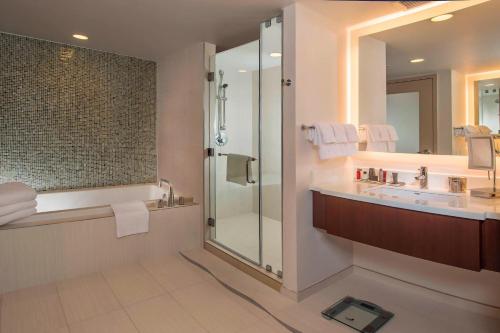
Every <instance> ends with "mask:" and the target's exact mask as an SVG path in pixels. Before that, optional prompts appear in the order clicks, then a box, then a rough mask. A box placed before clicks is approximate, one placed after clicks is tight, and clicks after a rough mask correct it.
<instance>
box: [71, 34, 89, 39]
mask: <svg viewBox="0 0 500 333" xmlns="http://www.w3.org/2000/svg"><path fill="white" fill-rule="evenodd" d="M73 38H76V39H81V40H87V39H89V38H88V37H87V36H85V35H80V34H73Z"/></svg>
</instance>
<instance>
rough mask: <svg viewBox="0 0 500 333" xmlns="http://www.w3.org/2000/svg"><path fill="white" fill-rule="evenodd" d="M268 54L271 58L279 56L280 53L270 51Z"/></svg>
mask: <svg viewBox="0 0 500 333" xmlns="http://www.w3.org/2000/svg"><path fill="white" fill-rule="evenodd" d="M269 56H271V57H273V58H279V57H281V53H280V52H272V53H271V54H269Z"/></svg>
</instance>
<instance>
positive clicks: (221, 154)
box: [217, 153, 257, 161]
mask: <svg viewBox="0 0 500 333" xmlns="http://www.w3.org/2000/svg"><path fill="white" fill-rule="evenodd" d="M217 155H219V156H227V155H229V154H224V153H219V154H217ZM248 158H249V159H251V160H252V161H257V159H256V158H255V157H251V156H248Z"/></svg>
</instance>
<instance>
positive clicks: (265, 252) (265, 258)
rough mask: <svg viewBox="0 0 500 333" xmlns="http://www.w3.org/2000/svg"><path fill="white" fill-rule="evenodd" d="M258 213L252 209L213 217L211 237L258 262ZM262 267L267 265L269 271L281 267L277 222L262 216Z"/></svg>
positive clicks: (279, 231)
mask: <svg viewBox="0 0 500 333" xmlns="http://www.w3.org/2000/svg"><path fill="white" fill-rule="evenodd" d="M258 221H259V215H258V214H255V213H248V214H242V215H237V216H231V217H228V218H219V219H217V224H216V238H215V240H216V241H217V242H218V243H220V244H222V245H224V246H226V247H228V248H230V249H232V250H233V251H235V252H237V253H239V254H241V255H243V256H245V257H246V258H248V259H250V260H253V261H255V262H258V260H259V227H258ZM262 228H263V230H262V267H266V265H271V267H272V269H273V272H274V273H276V272H277V271H278V270H280V271H281V270H282V260H281V251H282V248H281V222H280V221H276V220H273V219H270V218H268V217H265V216H264V217H263V218H262Z"/></svg>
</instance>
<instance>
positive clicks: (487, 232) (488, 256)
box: [481, 220, 500, 272]
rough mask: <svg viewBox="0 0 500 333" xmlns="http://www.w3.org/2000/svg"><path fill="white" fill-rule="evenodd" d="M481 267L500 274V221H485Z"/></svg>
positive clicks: (482, 232)
mask: <svg viewBox="0 0 500 333" xmlns="http://www.w3.org/2000/svg"><path fill="white" fill-rule="evenodd" d="M481 266H482V268H484V269H487V270H490V271H496V272H500V221H499V220H485V221H484V222H483V223H482V229H481Z"/></svg>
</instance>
